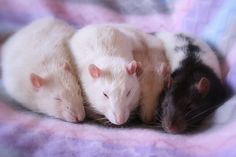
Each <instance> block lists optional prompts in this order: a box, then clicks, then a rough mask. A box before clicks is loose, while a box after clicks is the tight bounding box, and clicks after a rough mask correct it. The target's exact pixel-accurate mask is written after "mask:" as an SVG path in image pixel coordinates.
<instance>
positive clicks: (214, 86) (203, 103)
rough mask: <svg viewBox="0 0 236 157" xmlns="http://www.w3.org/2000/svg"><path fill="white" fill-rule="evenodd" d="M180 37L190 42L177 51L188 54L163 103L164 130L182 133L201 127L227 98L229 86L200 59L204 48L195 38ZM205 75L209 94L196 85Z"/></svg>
mask: <svg viewBox="0 0 236 157" xmlns="http://www.w3.org/2000/svg"><path fill="white" fill-rule="evenodd" d="M177 38H181V39H182V40H185V41H186V42H187V43H188V44H186V45H185V44H184V46H182V47H180V48H176V50H177V51H184V52H185V54H186V55H187V57H186V58H185V59H184V60H183V61H182V62H181V65H180V67H179V68H178V69H177V70H175V71H174V72H173V73H172V74H171V77H172V79H173V83H172V85H171V87H170V88H169V89H167V90H166V91H165V92H164V98H163V101H162V105H161V117H162V121H161V123H162V126H163V129H164V130H166V131H167V132H171V133H181V132H185V131H187V130H190V129H192V128H195V127H198V126H199V125H200V123H201V122H202V121H203V120H204V119H206V118H207V117H208V115H210V114H211V113H213V111H214V110H215V109H216V108H217V107H219V105H221V103H222V102H223V101H224V100H225V98H226V93H225V88H224V86H223V85H222V83H221V81H220V79H219V78H218V77H217V76H216V74H215V73H214V72H213V70H212V69H211V68H209V67H208V66H206V65H205V64H204V63H202V62H201V60H200V59H199V53H201V52H202V51H201V49H200V47H199V46H197V45H194V44H193V41H194V40H193V39H191V38H189V37H186V36H184V35H183V34H179V35H177ZM203 77H205V78H207V79H208V80H209V82H210V89H209V92H208V94H207V95H206V96H203V95H202V94H201V93H200V92H199V91H198V90H197V88H196V85H197V83H198V82H199V81H200V79H201V78H203ZM169 127H171V128H172V129H170V128H169Z"/></svg>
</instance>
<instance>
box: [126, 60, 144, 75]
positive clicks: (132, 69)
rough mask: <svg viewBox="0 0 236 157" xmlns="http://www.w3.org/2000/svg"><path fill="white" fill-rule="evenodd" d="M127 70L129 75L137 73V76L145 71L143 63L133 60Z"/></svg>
mask: <svg viewBox="0 0 236 157" xmlns="http://www.w3.org/2000/svg"><path fill="white" fill-rule="evenodd" d="M126 70H127V72H128V74H129V75H133V74H135V73H136V75H137V76H140V75H141V74H142V73H143V69H142V67H141V63H139V62H136V61H132V62H130V63H129V64H128V66H127V67H126Z"/></svg>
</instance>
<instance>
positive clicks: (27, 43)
mask: <svg viewBox="0 0 236 157" xmlns="http://www.w3.org/2000/svg"><path fill="white" fill-rule="evenodd" d="M74 32H75V31H74V29H73V28H72V27H70V26H69V25H67V24H65V23H64V22H62V21H59V20H56V19H53V18H48V19H43V20H38V21H35V22H33V23H31V24H29V25H28V26H26V27H25V28H23V29H22V30H20V31H19V32H17V33H16V34H15V35H13V36H12V37H11V38H10V39H9V40H8V41H7V43H6V44H5V45H4V46H3V49H2V53H3V57H2V72H3V76H2V79H3V84H4V87H5V89H6V92H7V93H8V94H9V95H10V96H11V97H13V98H14V99H15V100H17V101H18V102H20V103H21V104H22V105H23V106H24V107H26V108H28V109H31V110H33V111H35V112H41V113H45V114H47V115H50V116H54V117H57V118H61V119H64V120H67V121H73V122H74V121H77V120H79V121H82V120H83V119H84V117H85V112H84V107H83V104H82V103H83V99H82V96H81V91H80V86H79V85H78V79H77V77H76V74H75V72H73V67H72V66H73V65H72V64H73V62H72V60H71V56H70V54H69V49H68V47H67V41H68V40H69V39H70V38H71V36H72V35H73V33H74ZM65 63H68V64H69V65H70V66H71V72H69V71H67V70H65V69H64V67H63V65H64V64H65ZM31 73H35V74H37V75H39V76H40V77H42V78H44V79H45V80H46V83H45V85H43V86H42V87H40V88H39V89H38V90H36V89H35V88H34V86H33V85H32V83H31V80H30V75H31ZM56 97H58V98H60V99H62V101H58V100H55V98H56ZM76 119H77V120H76Z"/></svg>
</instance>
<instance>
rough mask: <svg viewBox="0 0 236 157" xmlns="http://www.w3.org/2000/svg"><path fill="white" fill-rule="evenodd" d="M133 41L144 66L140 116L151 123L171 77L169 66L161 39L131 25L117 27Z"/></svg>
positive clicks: (136, 52) (136, 56) (136, 55)
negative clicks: (169, 76) (167, 81)
mask: <svg viewBox="0 0 236 157" xmlns="http://www.w3.org/2000/svg"><path fill="white" fill-rule="evenodd" d="M117 27H118V28H119V30H120V31H122V32H123V33H125V34H126V35H127V36H129V38H130V39H131V41H133V45H134V50H133V56H134V58H135V60H136V61H138V62H140V63H141V65H142V69H143V73H142V75H141V76H140V79H139V81H140V86H141V99H140V116H141V119H142V121H143V122H145V123H151V122H154V120H155V118H156V112H158V111H157V108H159V107H158V106H159V97H160V95H161V92H162V91H163V90H164V85H165V82H166V80H167V79H168V75H170V70H169V65H168V61H167V58H166V56H165V52H164V48H163V46H162V42H161V40H160V39H158V38H156V37H155V36H153V35H150V34H146V33H144V32H142V31H141V30H139V29H137V28H135V27H132V26H130V25H117Z"/></svg>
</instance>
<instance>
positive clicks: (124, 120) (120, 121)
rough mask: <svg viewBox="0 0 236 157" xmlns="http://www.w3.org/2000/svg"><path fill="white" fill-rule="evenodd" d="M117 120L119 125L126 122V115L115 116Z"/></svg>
mask: <svg viewBox="0 0 236 157" xmlns="http://www.w3.org/2000/svg"><path fill="white" fill-rule="evenodd" d="M115 121H116V124H117V125H122V124H124V123H125V122H126V117H124V116H123V115H118V116H116V117H115Z"/></svg>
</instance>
